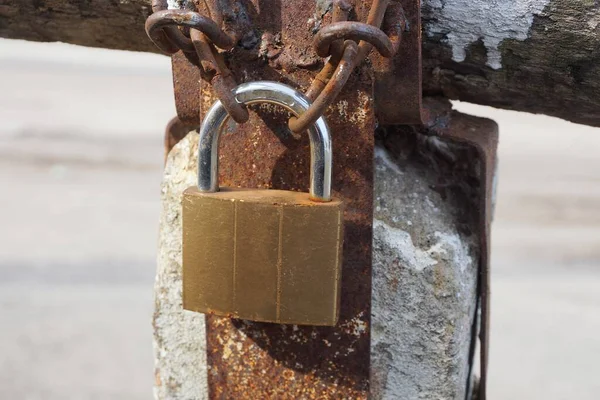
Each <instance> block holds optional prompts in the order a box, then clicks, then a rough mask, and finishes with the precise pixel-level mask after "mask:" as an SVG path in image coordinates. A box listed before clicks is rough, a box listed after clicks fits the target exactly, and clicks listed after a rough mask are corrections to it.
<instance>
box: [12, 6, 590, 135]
mask: <svg viewBox="0 0 600 400" xmlns="http://www.w3.org/2000/svg"><path fill="white" fill-rule="evenodd" d="M357 1H358V0H357ZM364 2H365V3H367V2H368V0H364ZM177 3H182V4H183V2H182V1H178V2H177ZM264 3H267V1H264ZM272 3H273V6H274V7H278V1H275V0H272ZM328 3H329V2H327V1H325V2H324V1H317V5H316V6H315V10H316V9H317V8H321V9H322V8H323V7H325V5H326V4H328ZM149 12H150V7H149V1H148V0H124V1H118V2H117V1H115V2H107V1H88V0H70V1H61V0H46V1H44V0H40V1H32V0H15V1H7V0H0V37H9V38H22V39H28V40H40V41H64V42H69V43H76V44H83V45H86V46H99V47H108V48H120V49H129V50H141V51H157V50H156V49H155V48H154V47H153V45H152V44H151V43H150V41H149V40H148V38H147V37H146V35H145V33H144V29H143V23H144V20H145V18H146V17H147V15H148V13H149ZM423 18H424V21H423V22H424V35H423V38H424V46H423V50H424V52H423V57H424V59H423V61H424V62H423V68H424V83H425V86H424V89H425V93H426V94H428V95H440V94H441V95H444V96H446V97H449V98H452V99H460V100H464V101H469V102H473V103H479V104H487V105H492V106H495V107H500V108H510V109H515V110H520V111H529V112H534V113H543V114H548V115H553V116H557V117H560V118H564V119H567V120H571V121H574V122H579V123H584V124H589V125H594V126H600V96H598V93H600V3H599V2H598V1H595V0H578V1H574V0H495V1H493V2H490V1H489V0H423ZM317 19H318V18H317ZM279 45H285V43H280V44H279ZM243 46H245V47H246V48H249V47H252V46H254V47H255V48H256V49H257V50H258V49H261V48H268V46H269V43H266V42H265V43H263V39H261V40H255V41H254V42H253V43H248V42H247V41H245V42H244V43H243ZM311 51H312V50H311ZM308 56H314V54H313V53H312V52H311V53H307V57H308ZM400 56H401V55H399V57H400ZM305 59H306V57H302V58H300V59H298V60H296V63H297V64H300V63H303V62H305ZM299 67H300V68H303V67H302V66H301V65H299Z"/></svg>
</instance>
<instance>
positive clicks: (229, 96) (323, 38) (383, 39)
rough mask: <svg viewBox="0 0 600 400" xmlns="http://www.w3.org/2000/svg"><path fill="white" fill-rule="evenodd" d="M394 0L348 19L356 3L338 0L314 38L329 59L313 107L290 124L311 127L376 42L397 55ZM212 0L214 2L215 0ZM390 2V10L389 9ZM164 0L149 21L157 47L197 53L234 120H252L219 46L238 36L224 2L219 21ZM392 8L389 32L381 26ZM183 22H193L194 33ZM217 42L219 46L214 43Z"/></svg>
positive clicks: (398, 24)
mask: <svg viewBox="0 0 600 400" xmlns="http://www.w3.org/2000/svg"><path fill="white" fill-rule="evenodd" d="M390 2H391V0H373V4H372V7H371V10H370V11H369V16H368V18H367V22H366V23H362V22H354V21H347V19H348V14H349V12H350V10H351V6H350V5H349V4H348V2H347V0H335V1H334V3H333V18H332V23H331V24H330V25H328V26H326V27H324V28H321V29H320V30H319V32H318V33H317V35H316V36H315V38H314V48H315V51H316V53H317V54H318V55H319V56H320V57H329V60H328V61H327V63H326V64H325V66H324V67H323V69H322V70H321V72H319V74H318V75H317V76H316V78H315V80H314V81H313V82H312V84H311V86H310V88H309V89H308V91H307V93H306V95H307V97H308V98H309V99H310V100H311V101H312V105H311V106H310V107H309V109H308V110H307V111H306V112H305V113H303V114H302V115H300V116H299V117H292V118H290V121H289V128H290V129H291V130H292V131H293V132H296V133H299V132H302V131H304V130H306V129H307V128H308V127H309V126H310V125H312V124H313V123H314V122H315V121H316V120H317V119H319V118H320V117H321V116H322V115H323V113H324V112H325V110H326V109H327V107H329V106H330V105H331V104H332V103H333V101H334V100H335V99H336V97H337V96H338V95H339V93H340V92H341V90H342V89H343V87H344V85H345V84H346V82H347V81H348V79H349V78H350V76H351V75H352V73H353V71H354V69H355V68H356V66H358V65H360V63H362V62H363V60H364V59H365V58H366V56H367V55H368V54H369V53H370V52H371V50H372V49H373V47H375V48H376V49H377V51H378V52H379V53H380V54H381V55H382V56H383V57H387V58H389V57H392V56H393V55H394V54H395V53H396V51H397V50H398V45H399V43H400V40H401V35H402V31H403V30H404V26H405V23H404V15H403V12H402V7H401V6H400V4H397V3H394V4H392V5H390ZM211 4H212V3H211ZM388 6H389V10H388ZM166 8H167V4H166V1H165V0H154V1H153V4H152V9H153V11H154V13H153V14H152V15H151V16H150V17H148V19H147V21H146V32H147V33H148V36H149V37H150V39H151V40H152V41H153V42H154V44H156V46H157V47H158V48H160V49H161V50H162V51H164V52H165V53H167V54H173V53H176V52H177V51H179V50H182V51H183V52H184V53H186V54H188V56H194V55H195V57H197V62H198V64H199V67H200V68H201V70H202V72H203V76H204V77H205V78H207V80H209V82H210V84H211V85H212V86H213V88H214V90H215V92H216V94H217V97H218V98H219V100H220V101H221V103H222V104H223V106H224V107H225V109H226V110H227V112H228V113H229V115H230V116H231V118H233V120H234V121H236V122H238V123H243V122H246V121H248V119H249V114H248V110H247V109H246V107H245V106H243V105H242V104H240V103H239V102H238V101H237V100H236V99H235V96H234V94H233V89H234V88H235V86H236V82H235V79H234V77H233V74H232V73H231V71H229V69H228V68H227V66H226V65H225V62H224V60H223V56H222V55H221V54H220V53H219V52H218V51H217V49H216V47H218V48H220V49H222V50H229V49H231V48H233V46H235V43H236V40H235V37H234V36H232V35H229V34H228V33H227V32H225V31H224V30H222V29H221V28H220V27H219V24H220V22H221V20H222V18H221V13H220V12H219V11H220V10H219V8H218V7H217V6H216V5H213V7H211V8H215V10H211V11H212V12H211V14H214V15H215V17H217V20H218V22H219V24H218V23H217V22H215V21H214V20H212V19H211V18H208V17H204V16H202V15H201V14H200V13H198V12H195V11H187V10H167V9H166ZM386 10H388V11H389V14H390V21H392V22H391V23H390V24H388V25H389V28H390V29H389V31H390V32H389V35H388V34H386V33H384V32H383V31H382V30H381V29H380V26H381V25H382V23H383V22H384V17H385V16H386ZM178 27H187V28H190V34H189V35H190V37H187V36H186V35H184V34H183V32H182V31H181V30H179V28H178ZM215 46H216V47H215Z"/></svg>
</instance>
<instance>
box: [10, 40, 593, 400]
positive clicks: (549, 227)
mask: <svg viewBox="0 0 600 400" xmlns="http://www.w3.org/2000/svg"><path fill="white" fill-rule="evenodd" d="M0 71H1V72H2V73H0V185H1V186H0V187H1V189H0V243H1V244H0V398H1V399H148V398H151V396H152V381H153V379H154V378H153V366H152V329H151V326H150V323H151V312H152V306H153V304H152V301H153V300H152V285H153V279H154V272H155V265H156V263H155V257H156V241H157V233H158V213H159V184H160V179H161V171H162V132H163V127H164V124H165V123H166V122H167V121H168V119H169V118H170V117H171V116H172V115H173V114H174V108H173V101H172V98H171V94H172V92H171V86H170V85H171V82H170V79H171V78H170V71H169V61H168V59H167V58H165V57H161V56H157V55H148V54H137V53H126V52H111V51H107V50H97V49H85V48H77V47H74V46H66V45H60V44H38V43H25V42H19V41H8V40H0ZM457 107H458V108H459V109H461V110H462V111H465V112H470V113H473V114H476V115H483V116H487V117H491V118H493V119H496V120H497V121H498V122H499V123H500V127H501V144H500V158H501V164H500V185H499V195H498V204H497V210H496V211H497V213H496V221H495V225H494V229H493V257H492V260H493V273H492V280H493V287H492V290H493V300H492V307H493V309H492V328H493V330H492V351H491V366H490V372H491V382H490V392H491V397H492V398H493V399H572V398H577V399H579V400H581V399H596V398H597V393H598V392H599V391H600V380H599V379H598V373H599V372H600V368H599V367H598V366H597V357H598V355H599V354H600V339H599V335H598V332H599V331H600V312H599V307H600V157H598V154H599V153H600V130H598V129H592V128H587V127H582V126H577V125H573V124H570V123H566V122H563V121H559V120H556V119H552V118H547V117H542V116H532V115H526V114H519V113H514V112H508V111H498V110H493V109H489V108H484V107H476V106H473V105H468V104H458V105H457Z"/></svg>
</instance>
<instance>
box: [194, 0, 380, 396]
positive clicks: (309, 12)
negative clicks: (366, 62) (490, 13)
mask: <svg viewBox="0 0 600 400" xmlns="http://www.w3.org/2000/svg"><path fill="white" fill-rule="evenodd" d="M358 3H359V4H357V7H356V9H355V11H356V14H357V15H358V17H357V19H361V17H362V19H363V20H364V17H365V16H366V13H367V11H368V10H367V7H366V3H368V2H358ZM363 3H365V4H363ZM245 12H247V13H252V14H253V16H252V20H253V21H254V22H255V24H256V25H255V30H256V31H257V34H256V36H257V37H260V38H267V39H269V40H270V41H271V42H272V41H273V40H274V39H273V38H277V39H276V43H277V47H278V52H277V53H276V54H272V57H271V58H269V57H264V56H262V55H261V44H260V43H258V42H257V43H256V44H255V46H253V47H249V46H247V47H248V48H245V47H240V46H238V47H236V49H235V50H234V51H233V52H232V53H231V54H229V55H228V64H229V66H230V68H231V71H232V72H233V74H234V75H235V76H236V78H237V80H238V82H242V81H251V80H274V81H279V82H283V83H286V84H289V85H291V86H294V87H297V88H299V89H301V90H302V89H306V88H307V87H308V86H309V84H310V82H311V81H312V79H313V78H314V76H315V74H316V72H317V71H316V68H315V67H314V65H313V63H311V62H307V60H311V59H315V58H317V56H316V55H315V53H314V50H313V48H312V41H313V35H314V32H313V31H312V30H310V29H307V21H309V20H311V19H313V18H314V17H315V6H314V2H313V1H309V0H302V1H298V2H293V3H291V2H289V3H288V2H281V3H278V2H268V4H267V2H266V1H259V0H255V1H252V2H251V4H248V9H247V10H245ZM325 18H326V19H327V18H330V16H329V13H327V14H326V15H325ZM313 21H314V20H313ZM258 32H260V34H258ZM271 42H270V43H268V44H267V45H266V46H272V43H271ZM262 47H263V50H262V54H264V47H265V46H262ZM367 71H368V70H367V69H357V71H356V72H355V73H354V74H353V75H352V76H351V77H350V79H349V82H348V85H347V87H346V88H345V89H344V90H342V92H341V93H340V97H339V101H341V102H343V103H344V112H343V113H340V112H338V109H337V108H336V107H330V109H329V111H328V112H327V113H326V117H327V120H328V122H329V125H330V126H331V128H332V135H333V149H334V157H333V160H334V171H333V195H334V196H335V197H337V198H340V199H342V200H343V201H344V202H345V204H346V210H345V213H344V219H345V226H346V229H345V237H344V242H345V246H344V250H343V251H344V254H343V260H344V264H343V267H342V268H343V272H342V283H341V290H342V294H341V296H342V300H341V305H340V307H341V309H340V322H339V323H338V325H337V326H336V327H311V326H309V327H301V326H293V325H278V324H268V323H257V322H250V321H242V320H234V319H228V318H221V317H217V316H207V338H208V339H207V347H208V363H209V388H210V398H213V399H230V398H239V399H246V398H249V399H298V398H304V399H326V398H327V399H329V398H352V399H366V398H367V397H368V390H369V353H370V349H369V347H370V328H369V327H370V298H371V293H370V292H371V230H372V226H371V224H372V207H373V199H372V192H373V182H372V179H373V162H372V160H373V146H374V137H373V136H374V135H373V132H374V112H373V103H372V100H371V95H370V93H371V85H372V79H371V75H370V74H369V73H368V72H367ZM202 90H203V92H202V93H203V98H202V99H201V100H199V103H201V105H202V109H203V110H207V108H208V107H209V106H210V105H211V104H212V99H213V98H214V97H212V96H211V97H208V96H206V95H207V94H208V93H207V91H209V90H210V89H209V88H208V85H206V84H204V83H203V84H202ZM205 96H206V97H205ZM213 96H214V95H213ZM250 110H251V111H252V112H251V118H250V121H249V122H248V123H246V124H244V125H240V126H236V125H234V124H230V125H229V126H228V129H227V131H226V133H225V134H224V135H223V138H222V143H221V152H220V154H221V156H220V160H219V161H220V182H221V184H222V185H227V186H232V187H236V186H244V187H263V188H264V187H266V188H277V189H286V190H301V191H306V190H307V188H308V180H309V173H310V170H309V142H308V137H307V135H306V134H304V133H301V134H294V133H292V132H290V131H289V129H288V128H287V120H288V119H289V117H290V116H289V115H288V114H287V113H285V112H282V111H281V110H279V109H276V108H275V109H274V108H273V107H255V106H252V107H250ZM349 118H351V119H352V120H353V121H354V123H353V124H352V125H349V124H348V119H349ZM357 160H363V161H360V162H357Z"/></svg>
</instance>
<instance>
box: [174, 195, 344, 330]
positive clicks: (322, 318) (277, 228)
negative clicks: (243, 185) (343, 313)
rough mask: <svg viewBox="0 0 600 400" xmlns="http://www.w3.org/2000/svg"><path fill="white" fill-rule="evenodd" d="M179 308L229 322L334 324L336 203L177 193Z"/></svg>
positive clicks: (338, 252) (338, 255)
mask: <svg viewBox="0 0 600 400" xmlns="http://www.w3.org/2000/svg"><path fill="white" fill-rule="evenodd" d="M182 207H183V307H184V308H185V309H186V310H191V311H197V312H201V313H206V314H215V315H220V316H226V317H230V318H241V319H249V320H254V321H263V322H276V323H282V324H298V325H329V326H331V325H335V324H336V323H337V320H338V314H339V302H340V277H341V265H342V245H343V234H344V233H343V203H342V202H341V201H338V200H335V199H333V200H332V201H329V202H315V201H313V200H310V198H309V194H308V193H299V192H291V191H284V190H264V189H262V190H261V189H233V188H221V189H220V191H219V192H214V193H210V192H201V191H200V190H199V189H198V188H197V187H191V188H189V189H187V190H186V191H185V192H184V193H183V202H182Z"/></svg>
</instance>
